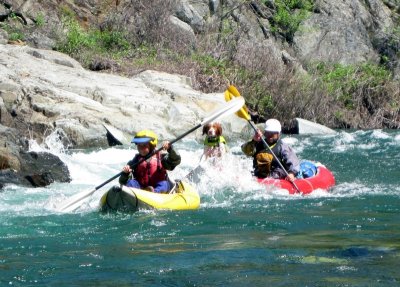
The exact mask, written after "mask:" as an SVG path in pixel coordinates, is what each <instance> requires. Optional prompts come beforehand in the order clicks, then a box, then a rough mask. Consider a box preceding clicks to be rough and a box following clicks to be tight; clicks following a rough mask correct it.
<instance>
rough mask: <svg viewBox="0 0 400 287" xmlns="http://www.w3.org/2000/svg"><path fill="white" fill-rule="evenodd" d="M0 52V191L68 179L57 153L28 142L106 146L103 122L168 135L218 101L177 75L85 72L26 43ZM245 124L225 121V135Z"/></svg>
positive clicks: (219, 97)
mask: <svg viewBox="0 0 400 287" xmlns="http://www.w3.org/2000/svg"><path fill="white" fill-rule="evenodd" d="M0 54H1V55H2V58H1V62H0V95H1V98H0V135H1V137H0V187H1V186H4V184H7V183H13V184H17V185H23V186H46V185H48V184H50V183H51V182H53V181H60V182H68V181H69V180H70V176H69V172H68V169H67V167H66V166H65V164H63V163H62V161H61V160H60V159H59V158H58V157H57V156H55V155H52V154H49V153H37V152H29V141H30V140H35V141H37V142H38V143H43V142H44V140H45V138H46V137H47V136H49V135H50V134H51V133H54V132H56V134H57V136H58V137H59V140H60V141H61V142H63V144H64V146H65V148H66V149H67V148H96V147H107V146H109V140H108V139H107V131H106V129H105V128H104V126H103V124H107V125H110V126H113V127H115V128H117V129H119V130H121V131H122V132H124V133H126V134H127V135H133V134H134V133H135V132H136V131H138V130H140V129H143V128H147V129H152V130H155V131H156V132H157V134H158V135H159V137H160V138H166V139H168V138H174V137H175V136H176V135H179V134H181V133H182V132H184V131H187V130H189V129H190V128H192V127H193V126H195V125H196V124H197V123H198V122H199V121H200V119H201V118H202V117H204V116H205V115H207V114H208V113H209V112H210V111H212V110H214V109H215V108H218V107H219V106H221V105H223V104H224V103H225V101H224V99H223V93H215V94H204V93H201V92H198V91H195V90H193V89H192V87H191V83H190V79H189V78H187V77H183V76H179V75H171V74H167V73H162V72H155V71H144V72H142V73H141V74H139V75H137V76H135V77H132V78H125V77H120V76H116V75H110V74H103V73H98V72H92V71H88V70H85V69H83V68H82V66H81V65H80V64H79V63H78V62H76V61H75V60H73V59H72V58H70V57H68V56H67V55H65V54H62V53H58V52H54V51H51V50H42V49H35V48H31V47H28V46H15V45H0ZM223 88H225V87H223ZM244 125H245V123H243V122H242V121H240V120H239V119H236V118H235V116H232V117H231V118H230V119H228V120H227V121H226V122H225V124H224V126H225V129H226V130H227V132H229V133H230V134H235V132H236V133H240V132H241V128H242V127H243V126H244ZM190 136H196V134H194V135H190Z"/></svg>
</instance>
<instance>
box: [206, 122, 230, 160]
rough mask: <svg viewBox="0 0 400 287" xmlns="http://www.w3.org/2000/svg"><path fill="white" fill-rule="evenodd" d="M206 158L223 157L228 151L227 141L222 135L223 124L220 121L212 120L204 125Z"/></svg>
mask: <svg viewBox="0 0 400 287" xmlns="http://www.w3.org/2000/svg"><path fill="white" fill-rule="evenodd" d="M203 135H206V137H205V139H204V152H203V156H205V158H206V159H207V158H210V157H221V156H222V155H223V154H224V153H226V152H227V146H226V141H225V139H224V137H223V136H222V126H221V124H220V123H218V122H211V123H208V124H206V125H205V126H204V127H203Z"/></svg>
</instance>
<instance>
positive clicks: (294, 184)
mask: <svg viewBox="0 0 400 287" xmlns="http://www.w3.org/2000/svg"><path fill="white" fill-rule="evenodd" d="M247 121H248V122H249V124H250V125H251V127H252V128H253V129H254V131H255V132H256V133H257V132H258V129H257V127H256V126H255V125H254V124H253V122H252V121H251V120H247ZM261 140H262V142H263V144H264V146H265V147H267V148H268V150H269V152H270V153H271V154H272V155H273V156H274V158H275V159H276V161H277V162H278V164H279V166H280V167H281V168H282V169H283V171H284V172H285V174H286V176H289V173H288V172H287V171H286V168H285V167H284V166H283V164H282V163H281V161H280V160H279V158H278V157H277V156H276V154H275V153H274V152H273V151H272V149H271V148H270V147H269V145H268V144H267V142H266V141H265V139H264V138H263V137H261ZM290 182H291V183H292V184H293V186H294V187H295V188H296V191H297V192H298V193H301V191H300V189H299V188H298V187H297V185H296V183H295V182H293V181H290Z"/></svg>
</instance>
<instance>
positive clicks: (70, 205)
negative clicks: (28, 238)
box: [56, 97, 245, 212]
mask: <svg viewBox="0 0 400 287" xmlns="http://www.w3.org/2000/svg"><path fill="white" fill-rule="evenodd" d="M244 103H245V102H244V98H243V97H237V98H235V99H233V100H232V101H230V102H229V103H228V104H227V105H226V106H224V107H222V108H221V109H219V110H217V111H215V112H213V113H212V114H211V115H209V116H207V117H205V118H204V119H203V120H202V121H201V122H200V123H199V124H198V125H196V126H195V127H193V128H191V129H190V130H188V131H187V132H185V133H183V134H182V135H180V136H178V137H177V138H176V139H174V140H172V141H170V144H171V145H172V144H173V143H175V142H177V141H179V140H180V139H182V138H184V137H185V136H187V135H188V134H190V133H191V132H193V131H195V130H196V129H198V128H200V127H201V126H203V125H205V124H207V123H209V122H211V121H213V120H216V119H218V118H222V117H224V116H227V115H230V114H232V113H234V112H236V111H238V110H239V109H240V108H241V107H242V106H243V105H244ZM162 149H163V148H162V147H161V148H159V149H157V150H155V151H153V152H152V153H150V154H148V155H147V156H146V157H145V158H144V159H142V160H141V161H139V162H137V163H136V164H135V165H134V166H132V167H135V166H136V165H138V164H140V163H141V162H143V161H144V160H146V159H148V158H150V157H151V156H152V155H153V154H155V153H158V152H160V151H161V150H162ZM122 173H123V172H122V171H121V172H119V173H118V174H116V175H114V176H113V177H111V178H110V179H108V180H106V181H105V182H103V183H102V184H100V185H98V186H96V187H95V188H94V189H92V190H88V191H82V192H79V193H77V194H75V195H73V196H71V197H70V198H67V199H66V200H65V201H63V202H61V203H60V204H59V205H58V206H57V207H56V209H57V210H58V211H63V212H71V211H74V210H75V209H77V208H79V207H80V206H81V204H82V203H83V200H84V199H85V198H87V197H89V196H90V195H92V194H93V193H94V192H95V191H96V190H98V189H100V188H101V187H103V186H104V185H106V184H107V183H109V182H110V181H112V180H114V179H116V178H117V177H119V176H121V174H122Z"/></svg>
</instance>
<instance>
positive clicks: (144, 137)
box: [132, 130, 158, 147]
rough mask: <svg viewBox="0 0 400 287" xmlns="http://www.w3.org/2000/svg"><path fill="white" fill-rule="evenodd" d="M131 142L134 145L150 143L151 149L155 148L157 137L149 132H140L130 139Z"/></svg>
mask: <svg viewBox="0 0 400 287" xmlns="http://www.w3.org/2000/svg"><path fill="white" fill-rule="evenodd" d="M132 142H133V143H135V144H139V143H148V142H149V143H150V145H152V146H153V147H156V146H157V142H158V139H157V136H156V134H155V133H154V132H152V131H150V130H142V131H140V132H137V133H136V135H135V137H134V138H133V139H132Z"/></svg>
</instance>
